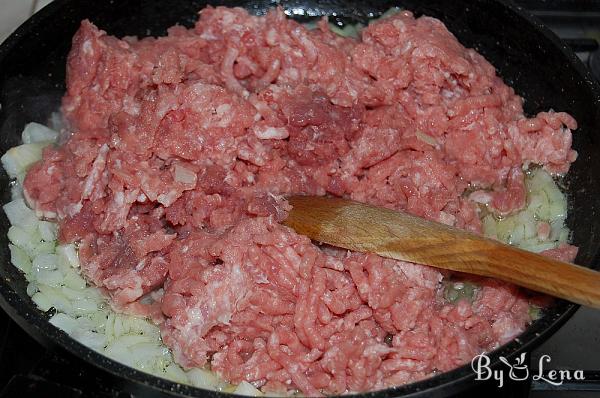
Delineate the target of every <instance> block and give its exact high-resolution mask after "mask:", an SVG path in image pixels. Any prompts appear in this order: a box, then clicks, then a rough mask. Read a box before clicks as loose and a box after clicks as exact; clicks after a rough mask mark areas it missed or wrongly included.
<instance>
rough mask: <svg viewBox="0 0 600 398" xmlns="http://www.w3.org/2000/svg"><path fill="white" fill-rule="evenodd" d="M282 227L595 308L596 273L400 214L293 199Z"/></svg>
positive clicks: (599, 298)
mask: <svg viewBox="0 0 600 398" xmlns="http://www.w3.org/2000/svg"><path fill="white" fill-rule="evenodd" d="M288 200H289V203H290V204H291V205H292V206H293V209H292V210H291V211H290V214H289V217H288V218H287V219H286V220H285V221H284V224H285V225H287V226H289V227H291V228H293V229H294V230H295V231H296V232H298V233H299V234H303V235H306V236H308V237H310V238H311V239H313V240H316V241H319V242H323V243H328V244H330V245H333V246H338V247H343V248H345V249H350V250H355V251H360V252H371V253H377V254H379V255H381V256H383V257H390V258H394V259H397V260H403V261H410V262H413V263H419V264H425V265H430V266H434V267H438V268H444V269H449V270H452V271H460V272H466V273H470V274H477V275H483V276H489V277H492V278H498V279H502V280H504V281H507V282H511V283H514V284H516V285H519V286H523V287H526V288H528V289H531V290H535V291H538V292H543V293H547V294H550V295H552V296H556V297H561V298H564V299H567V300H569V301H572V302H575V303H578V304H583V305H587V306H590V307H595V308H600V272H597V271H593V270H590V269H588V268H585V267H581V266H578V265H574V264H569V263H565V262H561V261H556V260H553V259H550V258H548V257H544V256H541V255H539V254H535V253H530V252H527V251H524V250H521V249H517V248H515V247H512V246H509V245H505V244H503V243H500V242H497V241H495V240H491V239H487V238H483V237H481V236H478V235H475V234H472V233H469V232H466V231H463V230H460V229H457V228H452V227H449V226H447V225H444V224H439V223H436V222H432V221H428V220H425V219H423V218H420V217H415V216H411V215H409V214H406V213H402V212H398V211H393V210H389V209H384V208H380V207H374V206H369V205H365V204H362V203H358V202H354V201H350V200H345V199H338V198H327V197H315V196H294V197H291V198H288Z"/></svg>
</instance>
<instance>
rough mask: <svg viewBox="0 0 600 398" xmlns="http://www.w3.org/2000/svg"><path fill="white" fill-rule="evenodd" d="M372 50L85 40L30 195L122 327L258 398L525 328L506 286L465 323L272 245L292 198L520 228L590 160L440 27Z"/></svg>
mask: <svg viewBox="0 0 600 398" xmlns="http://www.w3.org/2000/svg"><path fill="white" fill-rule="evenodd" d="M361 36H362V37H361V39H359V40H357V39H352V38H342V37H339V36H337V35H335V34H334V33H332V32H331V31H329V29H328V27H327V23H326V22H325V21H321V22H320V23H319V24H318V28H317V29H315V30H307V29H306V28H305V27H303V26H302V25H299V24H298V23H296V22H294V21H292V20H289V19H287V18H286V17H285V15H284V13H283V12H282V10H280V9H277V10H273V11H271V12H269V13H268V14H267V15H266V16H264V17H256V16H251V15H249V14H248V13H247V12H246V11H244V10H242V9H239V8H233V9H230V8H224V7H217V8H212V7H208V8H206V9H204V10H202V11H201V13H200V19H199V21H198V22H197V24H196V26H195V28H194V29H190V30H188V29H185V28H183V27H173V28H171V29H170V30H169V34H168V35H167V36H166V37H160V38H145V39H136V38H131V37H129V38H125V39H122V40H119V39H117V38H114V37H112V36H108V35H107V34H106V33H105V32H102V31H100V30H98V29H97V28H96V27H95V26H94V25H93V24H92V23H90V22H88V21H84V22H83V23H82V25H81V28H80V29H79V31H78V32H77V34H76V35H75V37H74V38H73V47H72V50H71V53H70V55H69V58H68V64H67V93H66V95H65V97H64V98H63V106H62V111H63V114H64V116H65V119H66V121H67V123H68V127H69V130H70V132H71V135H70V138H69V139H68V140H67V142H66V143H65V144H64V145H62V146H60V147H58V148H47V149H46V150H45V151H44V154H43V160H42V162H40V163H38V164H36V165H35V166H34V167H33V168H32V169H31V170H30V172H29V173H28V175H27V177H26V179H25V195H26V197H27V200H28V202H29V203H30V205H31V206H32V207H34V208H35V209H36V211H37V212H38V213H39V214H40V215H43V216H45V217H47V218H54V219H56V220H57V221H58V222H59V223H60V239H61V240H62V241H65V242H79V243H80V258H81V263H82V265H81V268H82V272H83V274H84V275H85V276H86V277H87V278H88V280H90V281H91V282H93V283H94V284H96V285H97V286H99V287H101V288H103V289H104V290H105V291H106V292H107V293H108V294H109V295H110V297H111V299H112V301H111V302H112V304H113V305H114V306H115V307H116V308H119V309H121V310H124V311H125V310H126V311H134V312H137V313H144V314H147V315H150V316H152V318H153V319H154V320H156V321H157V322H160V323H161V331H162V336H163V340H164V341H165V343H166V344H167V345H168V346H169V347H170V348H171V349H172V350H173V352H174V355H175V358H176V360H177V361H178V362H179V363H180V364H182V365H184V366H186V367H187V366H205V365H207V364H210V367H211V369H213V370H214V371H216V372H217V373H218V374H219V375H220V376H222V377H223V378H224V379H226V380H228V381H231V382H234V383H237V382H240V381H242V380H246V381H249V382H252V383H253V384H255V385H256V386H259V387H262V388H263V390H265V391H280V392H283V391H288V390H295V389H298V390H300V391H302V392H303V393H305V394H308V395H320V394H332V393H343V392H357V391H365V390H371V389H378V388H384V387H386V386H392V385H397V384H402V383H408V382H411V381H415V380H419V379H422V378H425V377H428V376H429V375H431V374H433V373H434V372H436V371H440V370H441V371H445V370H450V369H452V368H455V367H457V366H459V365H461V364H464V363H465V362H467V361H469V360H470V358H471V357H472V356H473V355H474V354H476V353H479V352H481V351H483V350H489V349H493V348H495V347H497V346H498V345H500V344H502V343H504V342H507V341H509V340H510V339H512V338H513V337H515V336H516V335H518V334H519V333H520V332H521V331H523V330H524V328H525V327H526V325H527V323H528V322H529V321H530V319H529V315H528V299H527V297H526V295H525V294H524V293H522V292H521V291H520V290H519V289H517V288H515V287H513V286H510V285H507V284H504V283H500V282H497V281H492V280H485V279H481V280H477V283H478V284H479V285H480V286H481V288H480V289H479V290H478V293H477V296H476V297H475V298H474V300H473V302H470V301H467V300H462V301H459V302H458V303H456V304H451V303H448V302H446V301H445V300H444V298H443V294H442V286H441V281H442V279H443V278H444V277H445V276H448V275H442V274H441V273H440V272H438V271H437V270H434V269H431V268H428V267H425V266H421V265H418V264H410V263H404V262H400V261H394V260H388V259H383V258H380V257H378V256H375V255H364V254H358V253H346V252H344V251H341V250H337V249H335V248H330V247H324V246H315V245H313V244H312V243H311V242H310V240H309V239H308V238H306V237H303V236H300V235H297V234H296V233H294V232H293V231H291V230H290V229H288V228H285V227H283V226H281V225H280V224H278V221H281V220H282V219H283V218H285V214H286V211H287V210H288V209H289V207H288V206H289V205H288V204H287V202H286V201H285V195H288V194H292V193H303V194H311V195H325V194H330V195H337V196H344V197H349V198H353V199H355V200H359V201H363V202H368V203H372V204H377V205H381V206H386V207H389V208H394V209H401V210H404V211H408V212H411V213H413V214H416V215H419V216H423V217H426V218H429V219H433V220H437V221H440V222H443V223H446V224H448V225H454V226H457V227H460V228H464V229H468V230H471V231H474V232H480V230H481V222H480V217H479V204H478V203H485V204H487V205H488V207H489V209H491V210H493V211H496V212H498V213H500V214H509V213H511V212H514V211H516V210H519V209H520V208H522V207H523V206H524V204H525V189H524V185H523V184H524V180H523V178H524V177H523V173H522V171H521V170H522V166H523V165H524V164H529V163H537V164H540V165H542V166H543V167H545V168H546V169H547V170H549V171H551V172H553V173H566V172H567V171H568V168H569V165H570V163H571V162H573V161H574V160H575V158H576V153H575V152H574V151H573V150H572V149H571V130H573V129H575V128H576V127H577V125H576V122H575V120H573V118H572V117H571V116H569V115H567V114H565V113H560V112H558V113H555V112H543V113H540V114H539V115H537V116H535V117H533V118H527V117H526V116H525V115H524V114H523V110H522V99H521V98H520V97H518V96H517V95H515V93H514V91H513V90H512V89H511V88H510V87H508V86H506V85H505V84H504V83H503V82H502V80H501V79H500V78H499V77H498V76H496V74H495V70H494V68H493V66H492V65H490V64H489V63H488V62H487V61H486V60H485V59H484V58H483V57H481V56H480V55H479V54H477V53H476V52H475V51H474V50H469V49H465V48H464V47H463V46H462V45H460V44H459V43H458V41H457V40H456V39H455V38H454V36H453V35H452V34H451V33H449V32H448V31H447V30H446V28H445V27H444V25H443V24H442V23H441V22H440V21H438V20H436V19H433V18H428V17H421V18H417V19H415V18H414V17H413V16H412V15H411V14H410V13H409V12H403V13H400V14H398V15H396V16H394V17H391V18H388V19H385V20H382V21H378V22H376V23H373V24H371V25H369V26H368V27H367V28H365V29H364V30H363V32H362V35H361ZM473 188H475V190H474V191H473ZM467 189H468V190H469V192H472V193H471V194H470V195H469V196H468V197H467V196H466V195H465V193H466V190H467ZM542 232H543V231H541V232H540V233H542ZM545 254H547V255H550V256H554V257H557V258H561V259H564V260H572V259H573V258H574V256H575V254H576V248H574V247H572V246H564V247H560V248H558V249H556V250H553V251H549V252H547V253H545ZM159 288H162V289H163V292H164V293H163V294H162V295H160V294H154V295H151V297H153V298H154V299H156V300H158V301H156V302H154V303H153V304H150V305H148V301H149V300H147V299H145V300H143V301H142V300H140V299H141V298H148V299H149V298H150V296H148V294H149V293H151V292H153V291H155V290H157V289H159ZM150 301H151V300H150ZM159 307H160V310H159Z"/></svg>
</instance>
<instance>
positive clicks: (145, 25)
mask: <svg viewBox="0 0 600 398" xmlns="http://www.w3.org/2000/svg"><path fill="white" fill-rule="evenodd" d="M206 4H207V3H206V2H204V1H197V0H181V1H164V0H144V1H141V0H118V1H117V0H110V1H108V0H106V1H99V0H56V1H54V3H52V4H51V5H49V6H48V7H46V8H44V9H43V10H42V11H41V12H39V13H38V14H36V15H34V16H33V17H32V18H31V19H29V20H28V21H27V22H26V23H24V24H23V25H22V26H21V27H20V28H19V29H18V30H17V31H16V32H15V33H14V34H13V35H12V36H10V37H9V38H8V39H7V40H6V41H5V42H4V44H2V46H1V47H0V105H1V108H0V150H1V151H2V153H3V152H5V151H6V150H7V149H8V148H10V147H12V146H14V145H17V144H19V140H20V132H21V130H22V128H23V126H24V125H25V124H26V123H27V122H30V121H37V122H41V123H44V122H46V121H47V119H48V117H49V116H50V114H51V113H52V112H53V111H56V110H57V109H58V105H59V103H60V97H61V96H62V94H63V92H64V89H65V85H64V78H65V63H66V56H67V53H68V51H69V48H70V43H71V37H72V36H73V34H74V33H75V31H76V30H77V28H78V26H79V22H80V21H81V20H82V19H84V18H89V19H90V20H92V21H93V22H94V23H96V24H97V25H98V26H99V27H100V28H102V29H104V30H106V31H108V32H109V33H110V34H114V35H117V36H124V35H138V36H147V35H163V34H166V28H168V27H169V26H172V25H174V24H176V23H179V24H182V25H185V26H192V24H193V23H194V21H195V19H196V12H197V11H198V10H199V9H201V8H203V7H204V6H206ZM211 4H212V5H226V6H236V5H238V6H243V7H245V8H247V9H249V10H250V11H251V12H253V13H256V14H264V13H265V11H266V10H267V9H268V8H270V7H273V6H276V5H281V6H282V7H283V8H284V9H285V10H286V12H287V13H288V14H290V15H291V16H294V17H295V18H297V19H299V20H308V19H310V18H314V17H318V16H322V15H330V16H333V17H332V18H331V20H332V21H334V22H336V23H356V22H363V23H364V22H365V21H366V20H367V19H368V18H370V17H376V16H378V15H380V14H381V13H382V12H384V11H385V10H387V9H389V8H390V7H391V6H400V7H403V8H406V9H409V10H411V11H413V12H414V13H415V14H416V15H421V14H427V15H430V16H433V17H436V18H439V19H441V20H442V21H443V22H444V23H445V24H446V26H447V27H448V29H450V31H452V32H453V33H454V34H455V35H456V36H457V37H458V39H459V40H460V41H461V43H463V44H464V45H465V46H466V47H472V48H475V49H476V50H477V51H479V52H480V53H481V54H483V55H484V56H485V57H486V58H487V59H488V60H489V61H490V62H491V63H492V64H493V65H494V66H495V67H496V68H497V70H498V73H499V74H500V76H502V78H503V79H504V80H505V81H506V82H507V84H509V85H510V86H512V87H514V88H515V90H516V91H517V93H518V94H520V95H521V96H522V97H524V98H525V104H524V108H525V111H526V113H528V114H535V113H537V112H538V111H542V110H548V109H555V110H560V111H566V112H569V113H570V114H571V115H573V116H574V117H575V118H576V119H577V121H578V122H579V125H580V128H579V129H578V130H577V131H576V132H575V134H574V143H573V146H574V148H575V149H576V150H577V151H578V152H579V159H578V160H577V161H576V162H575V163H574V165H573V166H572V169H571V171H570V173H569V175H568V176H567V177H566V179H565V180H564V181H563V183H564V186H565V188H566V190H567V192H568V196H569V203H570V209H569V218H568V220H567V224H568V225H569V227H570V228H571V229H572V230H573V237H572V240H573V242H574V244H576V245H577V246H579V248H580V251H579V255H578V256H577V260H576V262H577V263H578V264H581V265H584V266H587V267H595V268H597V267H598V261H597V260H598V258H597V256H598V252H599V250H598V249H599V246H600V239H598V230H599V229H600V218H599V217H598V212H599V209H600V184H598V181H600V162H598V158H599V157H600V136H599V135H598V131H597V129H599V128H600V89H599V87H598V85H597V84H596V83H595V82H594V81H593V79H592V77H591V76H590V74H589V72H588V71H587V69H586V68H585V67H584V66H583V65H582V64H581V63H580V61H579V60H578V59H577V58H576V56H575V55H574V54H573V53H572V51H571V50H570V49H569V48H567V46H566V45H565V44H564V43H562V42H561V41H560V40H559V39H558V38H557V37H556V36H554V35H553V34H552V33H551V32H550V31H549V30H548V29H546V28H545V27H544V26H543V25H542V24H541V23H540V22H539V21H537V20H536V19H534V18H533V17H531V16H530V15H528V14H527V13H526V12H525V11H523V10H522V9H520V8H519V7H518V6H516V5H514V4H513V3H510V2H508V1H504V0H466V1H448V0H428V1H426V0H398V1H388V0H383V1H370V2H364V3H363V2H361V1H360V0H349V1H339V0H331V1H325V0H290V1H285V0H281V1H277V0H275V1H268V0H242V1H214V2H211ZM8 187H9V180H8V177H7V176H6V174H4V172H3V171H2V175H0V194H1V195H2V196H1V199H2V201H3V203H6V202H7V201H9V200H10V192H9V189H8ZM0 217H2V222H1V223H0V305H1V306H2V308H4V310H5V311H6V312H7V313H8V314H9V315H10V316H11V317H12V318H13V319H14V320H15V321H16V322H17V323H18V324H19V325H20V326H21V327H23V329H25V330H26V331H27V332H28V333H29V334H31V335H32V336H33V337H34V338H36V339H37V340H38V341H40V342H42V343H43V344H45V345H50V346H54V347H58V348H59V349H61V350H66V351H67V352H70V353H71V354H74V355H76V356H78V357H80V358H83V359H84V360H85V361H87V362H89V363H91V364H93V365H95V366H96V367H98V368H101V369H104V370H106V371H108V372H110V373H112V374H113V375H117V376H119V380H122V381H123V388H129V389H130V391H133V390H135V393H136V394H140V393H143V394H144V395H145V396H146V395H147V396H151V395H159V394H168V395H171V396H185V395H196V396H212V397H217V396H222V395H223V394H220V393H216V392H207V391H204V390H200V389H196V388H193V387H189V386H183V385H179V384H177V383H172V382H169V381H166V380H163V379H160V378H157V377H154V376H150V375H147V374H145V373H142V372H139V371H137V370H134V369H131V368H129V367H127V366H124V365H121V364H119V363H116V362H114V361H112V360H110V359H108V358H106V357H104V356H102V355H99V354H97V353H96V352H94V351H92V350H90V349H88V348H86V347H84V346H83V345H81V344H79V343H77V342H76V341H75V340H73V339H71V338H70V337H68V336H67V335H66V334H65V333H63V332H62V331H60V330H58V329H56V328H55V327H54V326H52V325H51V324H49V323H48V322H47V320H48V318H49V317H50V315H51V314H48V313H42V312H40V311H39V310H38V309H37V308H36V307H35V305H34V304H33V303H32V302H31V300H30V299H29V297H28V296H27V294H26V286H27V283H26V281H25V279H24V278H23V276H22V275H21V274H20V273H19V271H18V270H17V269H16V268H15V267H13V266H12V265H10V253H9V251H8V247H7V245H8V241H7V238H6V233H7V229H8V225H9V224H8V221H7V219H6V217H5V216H4V214H2V215H1V216H0ZM577 308H578V306H576V305H574V304H571V303H568V302H565V301H560V300H557V301H556V302H555V303H554V305H553V306H552V307H551V308H549V309H548V310H547V311H545V316H544V317H543V318H541V319H540V320H538V321H535V322H534V323H533V324H532V325H531V326H530V327H529V328H528V329H527V330H526V331H525V332H524V333H523V334H521V335H520V336H519V337H518V338H516V339H514V340H512V341H511V342H509V343H508V344H506V345H504V346H502V347H500V348H499V349H497V350H496V351H494V352H492V353H491V354H490V358H491V361H492V367H493V368H494V367H499V366H500V361H499V356H504V357H507V358H508V360H509V361H511V362H512V359H513V358H514V357H515V356H517V355H519V354H520V353H521V352H524V351H530V350H531V349H533V348H534V347H536V346H537V345H539V344H540V343H541V342H543V341H544V340H546V339H547V338H548V337H549V336H551V335H552V333H554V332H555V331H556V330H557V329H558V328H559V327H560V326H561V325H562V324H563V323H564V322H565V321H566V320H567V319H569V317H570V316H571V315H572V314H573V313H574V312H575V310H576V309H577ZM473 379H474V374H473V372H472V370H471V368H470V366H469V365H466V366H463V367H461V368H458V369H455V370H453V371H450V372H446V373H442V374H439V375H437V376H435V377H432V378H429V379H427V380H424V381H420V382H417V383H413V384H409V385H405V386H400V387H396V388H390V389H386V390H382V391H376V392H371V393H369V394H367V395H368V396H371V397H381V398H383V397H392V396H411V397H417V396H419V397H422V396H428V397H432V396H435V397H443V396H449V395H453V394H456V393H459V392H460V391H463V390H465V389H466V388H468V387H469V386H471V385H472V383H474V381H473ZM125 382H127V383H125ZM131 382H133V383H131ZM475 383H477V382H475ZM132 385H133V387H127V386H132Z"/></svg>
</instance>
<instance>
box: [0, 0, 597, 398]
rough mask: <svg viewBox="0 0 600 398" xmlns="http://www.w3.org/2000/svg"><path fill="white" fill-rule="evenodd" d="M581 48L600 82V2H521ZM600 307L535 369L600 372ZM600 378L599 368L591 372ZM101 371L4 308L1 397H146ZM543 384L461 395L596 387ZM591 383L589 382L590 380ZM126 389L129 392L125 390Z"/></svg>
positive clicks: (492, 397)
mask: <svg viewBox="0 0 600 398" xmlns="http://www.w3.org/2000/svg"><path fill="white" fill-rule="evenodd" d="M516 3H518V4H520V5H522V6H523V7H524V8H526V9H529V10H531V11H532V12H533V13H534V14H535V15H537V16H538V17H539V18H541V19H542V20H543V21H544V22H545V23H546V24H547V25H548V26H549V27H550V28H551V29H552V30H553V31H554V32H555V33H557V34H558V35H559V36H560V37H561V38H562V39H564V40H565V41H567V43H568V44H569V45H570V46H571V47H572V48H573V49H574V50H575V51H576V52H577V54H578V55H579V57H580V58H581V59H582V61H583V62H584V63H586V64H587V65H588V66H589V67H590V69H591V70H592V72H593V73H594V75H595V76H596V78H597V79H598V80H599V81H600V49H599V48H598V42H599V41H600V0H518V1H516ZM598 331H600V311H597V310H591V309H587V308H581V309H580V310H579V311H578V312H577V313H576V314H575V315H574V316H573V318H572V319H571V320H570V321H569V322H568V323H567V324H566V325H565V326H564V327H563V328H562V329H561V330H559V331H558V332H557V333H556V334H555V335H554V336H553V337H552V338H550V339H549V340H548V341H547V342H545V343H544V344H543V345H542V346H540V347H539V348H538V349H536V350H534V351H533V352H532V353H531V358H530V361H531V363H530V367H531V369H538V367H539V360H540V357H542V356H543V355H549V356H550V358H551V363H549V364H546V366H547V368H554V369H572V370H575V369H587V370H594V369H597V370H600V333H598ZM589 374H591V375H592V376H595V377H596V380H598V379H599V378H598V372H596V373H593V372H591V373H589ZM123 383H127V382H126V381H124V380H123V379H120V378H117V377H115V376H112V375H110V374H108V373H106V372H104V371H100V370H98V369H96V368H95V367H93V366H92V365H89V364H87V363H86V362H85V361H83V360H81V359H79V358H76V357H74V356H72V355H71V354H69V353H66V352H62V351H59V352H55V351H51V350H47V349H45V348H44V347H42V346H41V345H39V344H38V343H37V342H36V341H35V340H33V339H32V338H31V337H29V336H28V335H27V334H26V333H25V332H24V331H23V330H22V329H21V328H20V327H19V326H18V325H16V324H15V323H14V322H12V321H11V320H10V319H9V318H8V316H7V315H6V314H5V313H4V312H3V311H2V310H0V398H9V397H10V398H12V397H18V398H23V397H61V398H62V397H64V398H70V397H90V398H112V397H118V398H128V397H147V396H148V393H147V390H145V392H144V393H141V392H137V393H136V387H135V386H134V385H128V386H127V388H124V384H123ZM549 387H551V385H549V384H547V383H544V382H533V384H532V383H531V382H518V383H514V382H510V380H509V381H508V382H507V385H506V386H505V387H504V388H503V389H501V390H500V389H498V388H497V387H496V384H495V383H484V382H474V384H473V390H472V391H470V392H469V393H463V394H461V395H460V397H466V398H468V397H482V396H483V397H486V398H496V397H530V398H546V397H548V398H592V397H600V392H598V391H600V385H596V388H598V389H597V390H596V391H595V392H593V391H578V389H581V388H586V387H585V386H583V385H582V384H572V385H563V386H559V387H557V388H555V389H554V390H551V389H549ZM588 387H589V384H588ZM125 390H127V391H130V392H125Z"/></svg>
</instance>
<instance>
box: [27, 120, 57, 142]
mask: <svg viewBox="0 0 600 398" xmlns="http://www.w3.org/2000/svg"><path fill="white" fill-rule="evenodd" d="M57 138H58V132H56V131H54V130H52V129H50V128H48V127H46V126H44V125H43V124H39V123H35V122H33V123H29V124H27V126H25V129H24V130H23V133H22V134H21V139H22V140H23V143H24V144H31V143H34V142H49V141H50V142H54V141H56V139H57Z"/></svg>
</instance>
